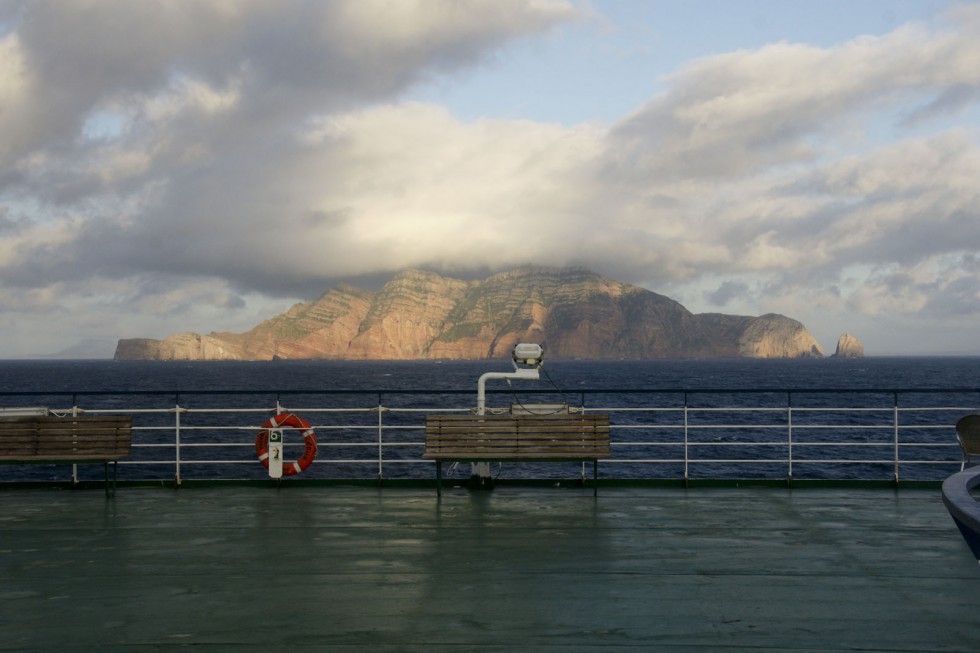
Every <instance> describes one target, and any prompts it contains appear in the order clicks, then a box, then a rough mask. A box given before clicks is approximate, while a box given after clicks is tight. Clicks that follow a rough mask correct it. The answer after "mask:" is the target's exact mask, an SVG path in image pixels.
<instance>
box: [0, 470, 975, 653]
mask: <svg viewBox="0 0 980 653" xmlns="http://www.w3.org/2000/svg"><path fill="white" fill-rule="evenodd" d="M0 496H2V501H3V506H4V511H3V513H2V514H0V533H2V540H0V579H2V582H0V602H2V603H0V605H2V609H0V650H3V651H21V650H24V651H54V650H57V651H60V652H62V653H65V652H72V651H93V650H106V651H123V650H132V651H151V650H164V651H166V650H172V649H173V650H176V649H178V648H185V647H186V648H194V649H196V650H216V651H217V650H256V651H258V650H318V651H371V652H372V653H378V652H387V651H423V650H424V651H431V650H442V651H454V652H455V651H480V652H488V651H505V650H507V651H510V650H522V651H554V652H558V651H561V652H562V653H574V652H585V651H600V650H616V649H624V650H633V651H708V650H710V651H715V652H726V651H738V652H740V653H744V652H745V651H753V650H758V651H768V650H779V651H853V650H860V651H964V652H967V651H969V652H971V653H973V652H975V651H977V650H978V649H980V568H978V565H977V563H976V562H975V561H974V559H973V558H972V556H971V555H970V552H969V550H968V549H967V547H966V544H965V543H964V542H963V540H962V538H961V537H960V535H959V532H958V531H957V530H956V527H955V526H954V524H953V521H952V520H951V519H950V517H949V515H948V514H947V512H946V510H945V508H944V507H943V503H942V500H941V497H940V492H939V490H938V489H918V488H911V489H896V490H890V489H855V488H823V487H821V488H803V489H788V488H773V487H765V488H752V487H727V488H696V489H683V488H655V487H633V488H630V487H609V488H603V489H602V490H601V491H600V493H599V497H598V498H597V499H594V498H593V497H592V492H591V490H586V489H568V488H566V489H561V488H529V487H498V488H497V489H496V490H494V491H493V492H469V491H467V490H464V489H452V490H448V491H446V492H445V493H444V494H443V496H442V498H441V499H437V498H436V494H435V491H434V489H431V488H365V487H343V486H341V487H308V486H299V485H296V486H289V484H288V483H284V484H283V486H282V487H281V488H278V489H276V488H269V487H254V486H234V487H230V486H211V487H194V488H183V489H180V490H174V489H172V488H163V487H157V488H152V487H125V486H124V487H120V488H119V490H118V492H117V495H116V497H115V498H113V499H108V500H107V499H105V498H104V497H103V494H102V491H101V489H84V490H74V491H72V490H63V489H35V488H32V489H24V488H18V489H12V490H3V491H2V492H0Z"/></svg>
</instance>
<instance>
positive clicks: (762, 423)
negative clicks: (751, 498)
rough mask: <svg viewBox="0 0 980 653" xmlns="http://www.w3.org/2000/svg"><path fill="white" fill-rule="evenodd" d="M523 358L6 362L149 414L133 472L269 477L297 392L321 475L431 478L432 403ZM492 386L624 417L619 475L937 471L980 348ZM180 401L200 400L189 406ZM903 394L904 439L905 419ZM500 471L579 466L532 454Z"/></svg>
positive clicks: (59, 392) (61, 387)
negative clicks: (274, 434)
mask: <svg viewBox="0 0 980 653" xmlns="http://www.w3.org/2000/svg"><path fill="white" fill-rule="evenodd" d="M511 369H512V368H511V365H510V363H509V361H505V360H494V361H469V362H451V361H420V362H390V361H370V362H351V361H274V362H156V361H154V362H144V361H0V407H14V406H47V407H49V408H51V409H52V410H58V411H65V410H68V409H70V408H71V407H72V406H78V407H80V408H81V409H83V410H87V411H90V412H93V411H99V410H118V411H123V412H132V413H133V414H134V415H135V419H134V425H135V426H136V427H137V432H136V434H135V435H134V441H135V442H136V443H137V444H138V445H139V446H138V447H137V448H136V449H135V450H134V455H133V459H132V460H131V461H129V462H128V463H127V464H126V465H124V466H121V467H120V477H121V478H123V479H127V478H128V479H151V480H153V479H161V480H166V479H173V478H174V477H175V476H176V475H179V476H180V477H181V478H182V479H194V478H218V477H220V478H229V477H230V478H262V477H263V474H264V469H263V468H262V467H261V466H260V465H258V464H257V463H256V461H255V458H254V438H255V435H256V433H257V431H258V429H259V428H260V427H261V424H262V423H263V420H264V419H265V417H266V416H267V415H269V414H272V412H273V411H274V410H275V407H276V405H277V402H280V403H279V405H280V406H281V407H282V409H283V410H288V411H292V412H297V413H299V414H303V415H304V416H305V417H306V418H307V419H308V420H309V421H310V422H311V423H312V424H314V425H315V426H316V429H317V438H318V441H319V443H320V452H319V454H318V457H317V461H316V462H315V463H314V465H313V466H312V467H311V468H310V469H309V470H307V471H306V472H304V476H305V477H314V478H374V477H377V476H378V475H380V476H382V477H383V478H403V477H416V478H417V477H427V476H431V474H432V468H431V464H430V463H426V464H422V463H420V462H419V461H418V458H419V456H420V454H421V447H420V444H419V442H420V441H421V439H422V435H421V430H420V422H421V419H422V414H423V413H424V412H425V411H426V410H432V409H433V408H446V407H452V408H461V409H466V408H472V407H473V406H475V403H476V402H475V397H476V386H477V379H478V378H479V376H480V375H481V374H482V373H483V372H488V371H494V372H497V371H500V372H506V371H510V370H511ZM487 389H488V399H487V405H488V406H489V407H491V408H493V407H500V408H505V407H507V406H509V405H510V404H511V403H515V402H520V403H523V402H549V403H551V402H564V403H568V404H570V405H573V406H582V407H584V408H585V409H587V410H593V411H596V410H605V411H608V412H610V414H611V422H612V424H613V441H614V458H615V463H603V465H601V466H600V469H601V470H602V473H603V475H604V476H607V477H616V478H631V477H643V478H647V477H652V478H678V477H681V478H682V477H684V476H688V477H691V478H698V477H700V478H715V477H718V478H732V477H734V478H782V477H785V476H787V475H788V474H790V473H792V475H793V477H794V478H875V479H887V478H891V477H893V476H894V474H895V473H896V465H894V464H893V463H890V462H888V461H889V460H890V459H891V458H893V457H894V455H895V452H896V451H899V457H900V459H901V460H902V461H903V462H902V463H901V464H900V465H899V466H898V467H899V468H900V469H899V470H898V473H900V476H901V478H903V479H913V480H917V479H931V480H935V479H941V478H943V477H945V475H948V473H950V472H951V471H955V470H956V469H958V464H956V461H958V460H959V451H958V448H956V446H955V435H954V434H953V430H952V424H953V423H955V419H956V418H957V417H958V416H959V415H960V414H962V413H963V412H972V411H976V410H980V357H921V358H920V357H909V358H902V357H894V358H891V357H889V358H864V359H833V358H824V359H798V360H795V359H794V360H743V359H739V360H714V361H682V360H668V361H573V360H569V361H561V360H557V361H546V362H545V366H544V368H543V374H542V377H541V380H540V381H536V382H534V381H523V380H521V381H514V382H513V384H512V385H508V384H506V383H504V382H500V381H492V382H490V383H488V385H487ZM379 405H380V406H383V409H382V410H381V411H380V412H379V410H378V409H377V407H378V406H379ZM788 405H792V406H793V414H792V416H791V417H789V416H788V415H787V414H786V413H787V411H786V408H787V406H788ZM175 406H180V409H181V411H185V410H187V411H189V412H181V413H180V415H179V416H178V415H177V414H176V411H175ZM896 406H899V407H901V409H902V411H903V412H902V413H901V415H900V416H899V418H898V419H900V421H901V422H902V427H903V428H902V432H901V434H900V440H901V442H899V443H897V444H896V442H895V441H894V440H895V437H894V429H892V428H889V427H888V424H890V423H891V422H890V421H891V420H893V419H894V416H893V412H894V409H895V408H896ZM913 406H914V407H917V410H915V411H909V412H904V411H905V410H906V409H909V408H910V407H913ZM749 407H752V408H756V409H758V408H761V409H763V410H761V411H759V410H753V411H746V410H745V409H746V408H749ZM839 407H845V408H851V409H857V410H850V411H844V412H842V411H838V410H836V409H837V408H839ZM918 408H923V410H918ZM229 409H234V411H238V412H234V411H233V412H226V411H228V410H229ZM144 411H146V412H144ZM251 411H254V412H251ZM864 411H866V412H864ZM176 419H179V422H178V424H179V434H178V433H177V431H178V429H176V428H175V420H176ZM685 420H686V424H687V425H688V426H690V427H691V430H690V431H689V432H688V433H687V434H686V441H685V428H684V425H685ZM790 421H791V422H792V427H793V428H792V429H789V422H790ZM379 423H380V424H381V425H383V428H380V429H379ZM787 431H790V432H791V435H789V436H788V435H787ZM379 432H380V434H379ZM178 437H179V442H180V446H179V448H178V446H177V441H176V440H177V439H178ZM842 440H846V443H845V442H842ZM288 454H289V452H288V450H287V458H288V457H289V455H288ZM377 458H380V462H378V461H377V460H376V459H377ZM787 458H792V459H793V461H794V462H793V464H792V469H789V468H788V466H787V464H786V463H785V462H784V461H785V459H787ZM178 459H179V463H178V462H177V461H178ZM682 459H687V460H683V461H682ZM633 460H636V461H640V462H632V461H633ZM746 460H753V461H761V462H752V463H748V462H745V461H746ZM865 460H866V461H872V462H866V463H865V462H861V461H865ZM642 461H647V462H642ZM905 461H910V462H905ZM941 461H946V462H945V463H942V464H940V462H941ZM913 462H914V463H915V464H912V463H913ZM58 467H63V466H46V465H44V466H42V465H32V466H19V465H18V466H2V467H0V482H2V481H3V480H18V479H26V478H44V479H59V478H63V477H64V474H65V472H64V470H63V469H57V468H58ZM94 467H97V466H92V465H87V466H79V475H80V476H81V477H83V478H95V477H98V476H99V474H101V469H97V470H92V468H94ZM86 468H87V469H86ZM498 473H502V474H503V475H504V476H508V475H514V476H533V477H546V478H550V477H552V476H555V477H558V478H567V477H568V475H569V474H570V473H571V474H573V475H574V474H575V473H576V472H575V470H574V468H573V469H572V470H571V472H570V471H569V468H568V466H561V465H525V466H506V468H505V469H504V470H503V472H499V470H498Z"/></svg>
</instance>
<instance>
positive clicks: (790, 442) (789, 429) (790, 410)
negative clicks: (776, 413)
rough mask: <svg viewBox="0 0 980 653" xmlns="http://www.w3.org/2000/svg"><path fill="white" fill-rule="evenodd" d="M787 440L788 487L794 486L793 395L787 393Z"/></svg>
mask: <svg viewBox="0 0 980 653" xmlns="http://www.w3.org/2000/svg"><path fill="white" fill-rule="evenodd" d="M786 440H787V445H788V451H787V452H786V453H787V458H788V459H789V462H788V464H789V469H788V476H787V478H786V483H787V485H790V486H792V485H793V393H792V392H787V393H786Z"/></svg>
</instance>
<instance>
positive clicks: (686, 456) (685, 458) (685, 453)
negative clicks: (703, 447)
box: [684, 391, 688, 487]
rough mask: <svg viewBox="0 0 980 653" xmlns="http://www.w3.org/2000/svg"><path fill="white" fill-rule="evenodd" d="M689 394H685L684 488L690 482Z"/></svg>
mask: <svg viewBox="0 0 980 653" xmlns="http://www.w3.org/2000/svg"><path fill="white" fill-rule="evenodd" d="M687 427H688V423H687V392H686V391H685V392H684V487H687V481H688V474H687V472H688V441H687Z"/></svg>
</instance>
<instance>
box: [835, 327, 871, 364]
mask: <svg viewBox="0 0 980 653" xmlns="http://www.w3.org/2000/svg"><path fill="white" fill-rule="evenodd" d="M834 358H864V343H862V342H861V341H860V340H858V339H857V338H855V337H854V336H852V335H851V334H849V333H845V334H843V335H841V337H840V339H838V340H837V350H836V351H835V352H834Z"/></svg>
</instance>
